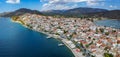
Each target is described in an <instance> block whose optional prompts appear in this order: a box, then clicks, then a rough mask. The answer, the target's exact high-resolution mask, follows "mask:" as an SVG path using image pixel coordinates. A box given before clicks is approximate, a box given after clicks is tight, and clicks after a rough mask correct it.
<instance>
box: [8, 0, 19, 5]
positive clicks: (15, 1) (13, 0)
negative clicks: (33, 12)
mask: <svg viewBox="0 0 120 57" xmlns="http://www.w3.org/2000/svg"><path fill="white" fill-rule="evenodd" d="M6 3H10V4H18V3H20V0H7V1H6Z"/></svg>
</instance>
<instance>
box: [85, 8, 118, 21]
mask: <svg viewBox="0 0 120 57" xmlns="http://www.w3.org/2000/svg"><path fill="white" fill-rule="evenodd" d="M85 15H87V16H88V17H93V16H94V17H106V18H111V19H120V10H111V11H106V12H96V13H89V14H85Z"/></svg>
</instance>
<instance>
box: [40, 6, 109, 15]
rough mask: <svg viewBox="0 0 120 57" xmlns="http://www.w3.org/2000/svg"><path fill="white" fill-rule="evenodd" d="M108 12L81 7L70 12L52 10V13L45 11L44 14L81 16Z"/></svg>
mask: <svg viewBox="0 0 120 57" xmlns="http://www.w3.org/2000/svg"><path fill="white" fill-rule="evenodd" d="M106 11H108V10H105V9H98V8H87V7H79V8H74V9H69V10H51V11H45V12H42V13H43V14H45V15H65V16H72V15H76V16H79V15H83V14H87V13H95V12H106Z"/></svg>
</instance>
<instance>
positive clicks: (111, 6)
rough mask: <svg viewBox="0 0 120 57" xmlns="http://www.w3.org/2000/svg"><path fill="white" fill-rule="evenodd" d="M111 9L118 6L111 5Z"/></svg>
mask: <svg viewBox="0 0 120 57" xmlns="http://www.w3.org/2000/svg"><path fill="white" fill-rule="evenodd" d="M109 7H110V8H117V6H114V5H110V6H109Z"/></svg>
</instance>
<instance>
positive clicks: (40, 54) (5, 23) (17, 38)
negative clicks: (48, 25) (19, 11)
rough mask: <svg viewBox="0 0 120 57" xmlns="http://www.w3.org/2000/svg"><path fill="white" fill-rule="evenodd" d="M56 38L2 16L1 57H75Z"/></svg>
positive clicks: (0, 20)
mask: <svg viewBox="0 0 120 57" xmlns="http://www.w3.org/2000/svg"><path fill="white" fill-rule="evenodd" d="M60 43H62V42H61V41H59V40H56V39H54V38H51V39H47V35H45V34H42V33H40V32H36V31H33V30H30V29H28V28H25V27H24V26H22V25H21V24H19V23H15V22H12V21H11V19H10V18H0V57H74V55H73V53H72V52H71V51H70V50H69V49H68V47H66V46H58V44H60Z"/></svg>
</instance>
